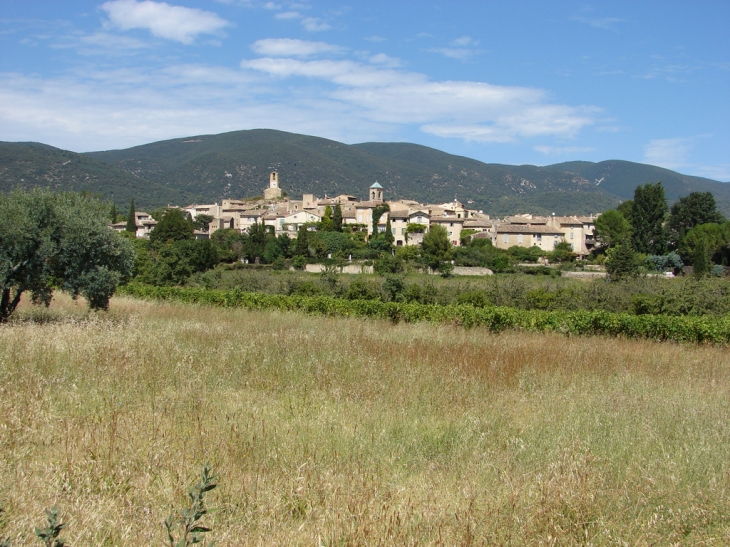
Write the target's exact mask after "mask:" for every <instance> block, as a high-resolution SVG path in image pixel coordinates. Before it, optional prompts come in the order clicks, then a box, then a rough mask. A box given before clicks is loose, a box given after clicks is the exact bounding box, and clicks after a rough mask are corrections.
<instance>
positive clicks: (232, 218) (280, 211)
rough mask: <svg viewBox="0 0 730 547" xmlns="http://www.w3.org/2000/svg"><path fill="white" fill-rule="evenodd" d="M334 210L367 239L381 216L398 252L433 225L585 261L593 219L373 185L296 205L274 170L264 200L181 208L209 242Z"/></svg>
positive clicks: (456, 239)
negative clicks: (422, 198) (562, 250)
mask: <svg viewBox="0 0 730 547" xmlns="http://www.w3.org/2000/svg"><path fill="white" fill-rule="evenodd" d="M338 205H339V206H340V209H341V211H342V223H343V226H347V227H348V229H349V230H351V231H363V232H366V233H367V235H368V237H369V236H371V235H372V233H373V222H372V219H373V211H374V210H376V209H377V210H378V211H382V214H381V215H380V218H379V220H378V225H377V229H378V231H379V232H384V231H385V230H386V229H387V226H388V224H389V223H390V229H391V230H392V233H393V238H394V242H393V244H394V245H395V246H396V247H402V246H406V245H419V244H420V243H421V241H422V240H423V234H424V233H426V232H427V231H428V230H429V228H430V227H431V226H433V225H441V226H443V227H444V228H445V229H446V231H447V233H448V236H449V239H450V241H451V243H452V245H455V246H459V245H461V244H462V240H463V239H462V236H467V235H468V236H469V237H471V238H488V239H490V240H491V241H492V244H493V245H494V246H495V247H497V248H499V249H508V248H510V247H513V246H520V247H527V248H529V247H533V246H537V247H539V248H540V249H542V250H544V251H545V252H546V253H547V252H550V251H552V250H553V248H554V247H555V245H556V244H557V243H560V242H562V241H566V242H568V243H570V244H571V246H572V247H573V252H574V253H576V254H577V255H578V256H581V257H585V256H587V255H588V254H589V253H590V251H591V249H592V248H593V246H594V238H593V231H594V227H595V219H596V217H595V216H571V217H563V216H550V217H540V216H534V215H531V214H522V215H515V216H508V217H505V218H503V219H499V220H497V219H490V217H489V215H487V214H484V213H483V212H482V211H477V210H473V209H468V208H466V207H464V205H463V204H462V203H460V202H459V201H457V200H454V201H453V202H451V203H440V204H423V203H418V202H416V201H413V200H408V199H400V200H397V201H388V200H386V199H385V196H384V189H383V187H382V186H381V185H380V184H379V183H377V182H375V183H374V184H372V185H371V186H370V188H369V189H368V199H367V200H362V199H358V198H357V197H355V196H351V195H347V194H342V195H339V196H336V197H325V198H317V197H315V196H314V195H313V194H304V195H303V196H302V199H300V200H294V199H289V198H288V197H285V195H284V192H283V191H282V188H281V185H280V179H279V173H278V172H277V171H272V172H271V173H270V174H269V184H268V187H267V188H266V189H265V190H264V197H263V199H258V200H235V199H224V200H222V201H221V203H220V204H218V203H214V204H203V205H198V204H195V205H189V206H187V207H183V208H182V209H183V210H184V211H185V212H187V213H188V214H189V215H190V217H191V218H192V219H193V220H195V218H196V217H197V216H198V215H209V216H210V217H212V219H213V220H212V221H211V222H210V223H209V225H208V230H207V232H205V231H200V232H197V234H196V236H197V237H199V238H207V237H209V236H210V234H212V233H214V232H215V231H216V230H220V229H225V228H230V229H234V230H237V231H239V232H242V233H243V232H247V231H248V230H249V228H250V227H251V226H252V225H254V224H263V225H265V226H271V227H272V228H273V230H274V233H275V235H277V236H278V235H282V234H289V235H290V236H292V237H296V233H297V231H298V230H299V228H300V226H302V225H306V226H307V227H308V229H310V230H315V229H316V228H315V227H314V226H315V225H316V223H318V222H320V221H321V220H322V219H323V217H324V216H325V214H326V213H325V211H326V210H327V208H328V207H329V208H330V210H331V209H333V208H335V207H336V206H338ZM386 205H387V207H384V206H386ZM156 224H157V222H156V221H155V220H154V219H153V218H152V217H151V216H150V215H148V214H147V213H144V212H137V213H136V225H137V234H136V235H137V237H146V236H148V235H149V233H150V232H151V231H152V229H153V228H154V226H155V225H156ZM125 226H126V224H125V223H117V224H115V225H114V228H115V229H117V230H120V231H121V230H123V229H124V228H125Z"/></svg>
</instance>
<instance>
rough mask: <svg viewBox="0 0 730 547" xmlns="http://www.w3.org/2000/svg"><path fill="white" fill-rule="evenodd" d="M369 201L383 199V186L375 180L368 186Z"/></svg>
mask: <svg viewBox="0 0 730 547" xmlns="http://www.w3.org/2000/svg"><path fill="white" fill-rule="evenodd" d="M370 201H383V187H382V186H380V184H378V182H377V181H376V182H375V183H373V185H372V186H371V187H370Z"/></svg>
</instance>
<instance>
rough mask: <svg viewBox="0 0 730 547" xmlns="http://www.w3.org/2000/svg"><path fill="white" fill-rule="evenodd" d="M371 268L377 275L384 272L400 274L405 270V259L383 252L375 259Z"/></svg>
mask: <svg viewBox="0 0 730 547" xmlns="http://www.w3.org/2000/svg"><path fill="white" fill-rule="evenodd" d="M373 270H374V271H375V273H376V274H378V275H386V274H401V273H405V271H406V264H405V261H404V260H403V259H402V258H400V257H398V256H393V255H391V254H384V255H383V256H382V257H380V258H379V259H378V260H376V261H375V265H374V267H373Z"/></svg>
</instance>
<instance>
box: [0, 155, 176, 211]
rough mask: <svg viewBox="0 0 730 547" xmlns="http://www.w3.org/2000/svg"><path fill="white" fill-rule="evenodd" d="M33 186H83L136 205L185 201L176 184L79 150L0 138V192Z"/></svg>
mask: <svg viewBox="0 0 730 547" xmlns="http://www.w3.org/2000/svg"><path fill="white" fill-rule="evenodd" d="M34 187H44V188H52V189H54V190H64V191H73V192H81V191H83V190H86V191H88V192H91V193H93V194H101V195H102V196H103V197H104V198H105V199H108V200H110V201H114V202H115V203H117V204H118V205H125V204H126V205H128V204H129V202H130V200H132V199H134V200H135V202H136V205H137V206H140V207H155V206H159V205H166V204H168V203H169V204H176V203H181V202H184V201H186V196H185V194H184V192H181V191H180V190H178V189H177V188H172V187H166V186H162V185H160V184H157V183H154V182H150V181H148V180H144V179H140V178H139V177H136V176H134V175H132V174H130V173H128V172H127V171H124V170H122V169H119V168H118V167H114V166H113V165H109V164H108V163H104V162H101V161H98V160H95V159H93V158H90V157H88V156H85V155H83V154H76V153H75V152H69V151H68V150H61V149H59V148H54V147H53V146H48V145H46V144H40V143H35V142H0V192H8V191H10V190H12V189H14V188H25V189H30V188H34Z"/></svg>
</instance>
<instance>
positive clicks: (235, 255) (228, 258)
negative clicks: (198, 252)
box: [210, 228, 248, 262]
mask: <svg viewBox="0 0 730 547" xmlns="http://www.w3.org/2000/svg"><path fill="white" fill-rule="evenodd" d="M247 240H248V236H246V235H243V234H240V233H238V231H237V230H234V229H232V228H224V229H221V230H216V231H215V232H213V234H211V236H210V242H211V243H212V244H213V245H215V247H216V248H217V249H218V254H219V255H220V257H221V261H223V262H234V261H237V260H240V259H241V258H242V257H243V255H244V248H245V245H246V242H247Z"/></svg>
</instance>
